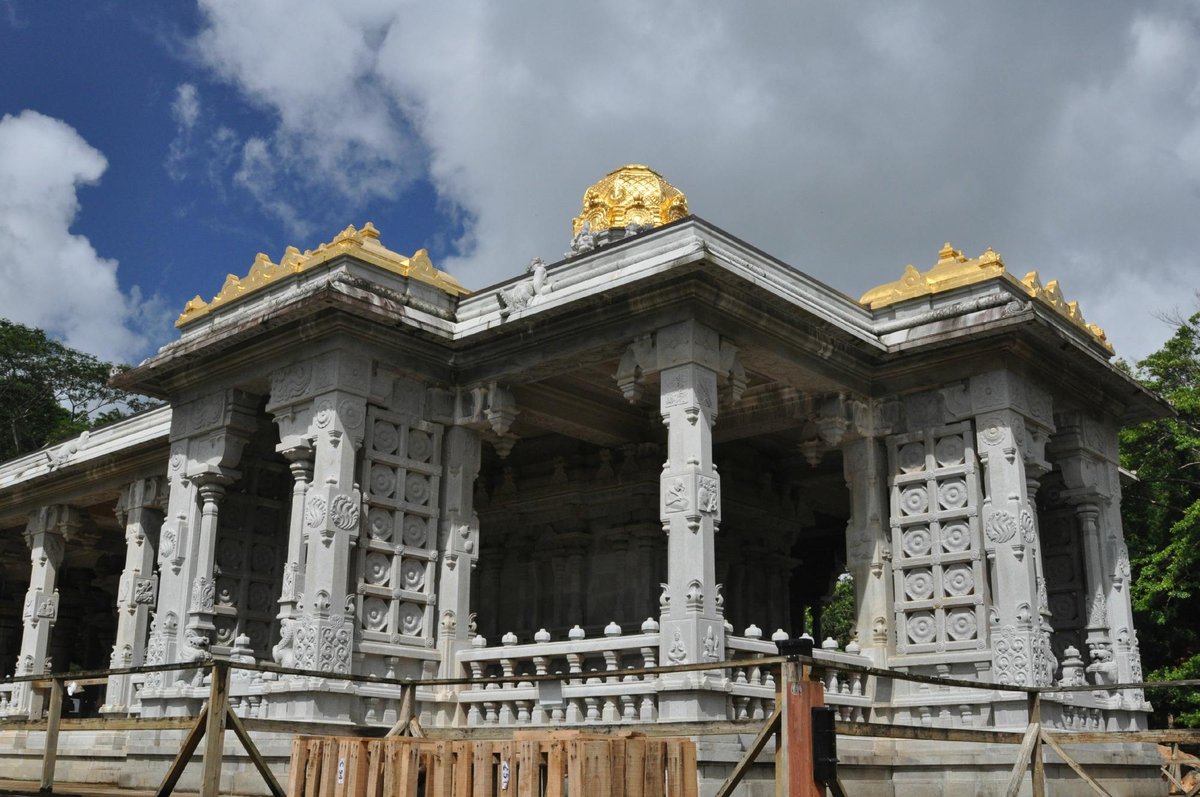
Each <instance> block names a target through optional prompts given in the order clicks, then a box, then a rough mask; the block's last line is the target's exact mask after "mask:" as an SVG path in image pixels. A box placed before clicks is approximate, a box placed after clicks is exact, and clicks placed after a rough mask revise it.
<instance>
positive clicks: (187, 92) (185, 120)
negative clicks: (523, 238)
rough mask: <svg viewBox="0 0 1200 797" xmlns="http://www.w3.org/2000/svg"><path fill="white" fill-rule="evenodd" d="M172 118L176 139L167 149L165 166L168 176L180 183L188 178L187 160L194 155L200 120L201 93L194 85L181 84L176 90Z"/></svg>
mask: <svg viewBox="0 0 1200 797" xmlns="http://www.w3.org/2000/svg"><path fill="white" fill-rule="evenodd" d="M171 116H172V118H174V119H175V127H176V130H175V138H173V139H171V143H170V145H169V146H168V147H167V159H166V161H165V162H164V163H163V165H164V166H165V167H166V170H167V175H168V176H169V177H170V178H171V179H172V180H175V181H177V182H178V181H180V180H183V179H184V178H185V177H187V160H188V158H190V157H191V154H192V131H193V130H195V128H196V122H198V121H199V119H200V92H199V91H198V90H197V89H196V86H195V85H194V84H192V83H181V84H180V85H179V86H177V87H176V88H175V100H174V101H173V102H172V103H171Z"/></svg>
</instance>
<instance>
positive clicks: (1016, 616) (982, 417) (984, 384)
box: [971, 371, 1056, 686]
mask: <svg viewBox="0 0 1200 797" xmlns="http://www.w3.org/2000/svg"><path fill="white" fill-rule="evenodd" d="M1041 395H1042V394H1040V393H1039V392H1038V391H1037V390H1036V388H1034V386H1032V385H1030V384H1028V383H1026V382H1024V381H1023V380H1020V379H1019V377H1017V376H1015V375H1013V374H1011V373H1008V372H1003V371H998V372H992V373H989V374H984V375H982V376H979V377H973V378H972V379H971V397H972V400H973V404H974V408H975V411H976V413H977V415H976V418H975V433H976V443H977V446H978V452H979V458H980V461H981V462H982V464H983V473H982V476H983V485H984V493H985V495H986V498H985V499H984V501H983V507H982V511H981V513H980V515H981V518H982V521H983V530H984V550H985V551H986V553H987V556H988V559H989V560H990V561H991V562H992V578H993V584H992V594H991V597H992V606H991V609H990V620H991V623H990V625H991V642H992V653H993V672H994V677H995V678H996V680H997V681H1000V682H1002V683H1014V684H1026V685H1030V686H1043V685H1048V684H1050V683H1052V682H1053V679H1054V673H1055V669H1056V664H1055V662H1054V657H1053V654H1052V653H1051V651H1050V639H1049V634H1050V629H1049V624H1048V623H1047V622H1046V616H1047V615H1048V613H1049V607H1048V606H1047V605H1046V589H1045V582H1044V581H1043V580H1042V578H1041V543H1040V540H1039V537H1038V526H1037V507H1036V506H1035V504H1034V499H1035V496H1036V488H1037V479H1038V477H1039V476H1040V475H1041V474H1043V473H1045V472H1046V471H1047V470H1048V466H1047V464H1046V463H1045V461H1044V456H1043V449H1044V446H1045V443H1046V440H1047V438H1048V431H1049V430H1050V429H1052V427H1049V426H1048V425H1049V423H1050V419H1049V412H1048V408H1043V407H1041V406H1040V405H1041V401H1042V400H1041V398H1040V396H1041ZM1034 402H1038V404H1039V406H1037V407H1032V408H1031V406H1030V405H1031V404H1032V403H1034ZM1045 402H1046V403H1048V399H1046V400H1045Z"/></svg>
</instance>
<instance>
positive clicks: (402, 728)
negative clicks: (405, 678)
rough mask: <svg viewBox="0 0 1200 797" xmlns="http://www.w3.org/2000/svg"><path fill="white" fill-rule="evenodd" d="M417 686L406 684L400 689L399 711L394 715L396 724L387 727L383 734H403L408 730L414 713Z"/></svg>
mask: <svg viewBox="0 0 1200 797" xmlns="http://www.w3.org/2000/svg"><path fill="white" fill-rule="evenodd" d="M416 693H417V687H416V686H414V685H413V684H407V685H405V686H404V687H402V688H401V690H400V711H399V712H398V713H397V715H396V724H395V725H393V726H392V727H391V728H389V729H388V732H387V734H386V735H385V736H404V735H405V734H407V733H408V732H409V725H408V723H409V721H410V720H411V719H413V717H414V715H415V714H416V701H417V694H416Z"/></svg>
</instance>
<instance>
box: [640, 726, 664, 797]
mask: <svg viewBox="0 0 1200 797" xmlns="http://www.w3.org/2000/svg"><path fill="white" fill-rule="evenodd" d="M666 754H667V743H666V742H665V741H663V740H662V739H647V740H646V780H645V781H644V792H645V797H666V766H667V762H666Z"/></svg>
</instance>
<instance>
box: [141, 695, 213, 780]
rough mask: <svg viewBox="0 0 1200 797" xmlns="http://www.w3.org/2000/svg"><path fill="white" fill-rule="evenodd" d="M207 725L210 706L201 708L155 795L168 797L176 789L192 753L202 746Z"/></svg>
mask: <svg viewBox="0 0 1200 797" xmlns="http://www.w3.org/2000/svg"><path fill="white" fill-rule="evenodd" d="M207 726H208V706H205V707H204V708H202V709H200V714H199V716H197V717H196V723H195V724H194V725H192V729H191V730H190V731H188V735H187V737H186V738H185V739H184V740H183V745H182V746H181V747H180V748H179V755H177V756H175V760H174V761H172V762H171V766H170V767H169V768H168V769H167V774H166V775H164V776H163V779H162V783H160V784H158V790H157V791H156V792H154V797H166V795H168V794H171V793H173V792H174V791H175V784H176V783H178V782H179V778H181V777H182V776H183V770H184V768H185V767H186V766H187V763H188V761H190V760H191V758H192V753H194V752H196V748H197V747H199V746H200V740H201V739H203V738H204V729H205V728H206V727H207Z"/></svg>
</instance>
